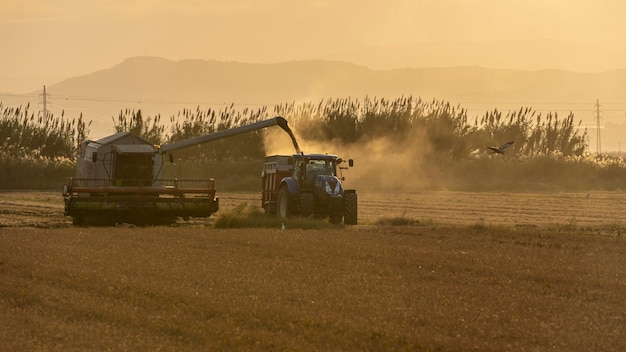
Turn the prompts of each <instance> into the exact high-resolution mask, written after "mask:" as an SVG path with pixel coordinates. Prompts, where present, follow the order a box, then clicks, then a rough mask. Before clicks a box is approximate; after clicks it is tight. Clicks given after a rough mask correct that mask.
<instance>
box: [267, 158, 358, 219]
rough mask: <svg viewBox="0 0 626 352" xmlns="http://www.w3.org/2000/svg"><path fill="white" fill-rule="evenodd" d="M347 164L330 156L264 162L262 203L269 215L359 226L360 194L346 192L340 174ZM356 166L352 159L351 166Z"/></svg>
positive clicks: (275, 159) (278, 159)
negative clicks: (358, 195)
mask: <svg viewBox="0 0 626 352" xmlns="http://www.w3.org/2000/svg"><path fill="white" fill-rule="evenodd" d="M343 162H344V160H342V159H340V158H338V157H337V156H336V155H330V154H302V153H300V154H294V155H290V156H288V155H273V156H268V157H266V158H265V165H264V168H263V172H262V174H261V176H262V183H263V192H262V199H261V203H262V206H263V209H264V210H265V213H266V214H276V215H277V216H278V217H280V218H283V219H284V218H287V217H288V216H291V215H300V216H303V217H312V216H314V217H320V218H323V217H328V218H329V219H330V222H332V223H341V222H342V220H343V223H344V224H346V225H356V224H357V216H358V215H357V212H358V208H357V194H356V191H355V190H353V189H350V190H346V189H344V188H343V185H342V181H343V180H344V178H343V177H340V176H339V175H338V173H337V171H338V170H341V169H347V167H341V166H340V164H342V163H343ZM353 165H354V163H353V161H352V159H350V160H348V166H349V167H352V166H353Z"/></svg>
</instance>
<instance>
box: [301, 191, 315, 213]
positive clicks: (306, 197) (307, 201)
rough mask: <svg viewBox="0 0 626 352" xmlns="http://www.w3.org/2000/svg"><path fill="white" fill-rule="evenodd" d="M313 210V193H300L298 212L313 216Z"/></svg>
mask: <svg viewBox="0 0 626 352" xmlns="http://www.w3.org/2000/svg"><path fill="white" fill-rule="evenodd" d="M314 212H315V200H314V199H313V193H302V194H300V214H301V215H302V216H303V217H305V218H308V217H311V216H313V213H314Z"/></svg>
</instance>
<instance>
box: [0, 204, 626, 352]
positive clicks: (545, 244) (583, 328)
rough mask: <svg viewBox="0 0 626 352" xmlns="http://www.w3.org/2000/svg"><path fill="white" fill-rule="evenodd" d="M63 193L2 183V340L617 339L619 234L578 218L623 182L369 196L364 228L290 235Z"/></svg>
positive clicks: (19, 343)
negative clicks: (135, 223)
mask: <svg viewBox="0 0 626 352" xmlns="http://www.w3.org/2000/svg"><path fill="white" fill-rule="evenodd" d="M221 196H222V200H221V204H222V210H223V211H228V209H229V208H230V207H234V206H236V205H237V204H240V203H242V202H254V201H258V198H257V196H256V195H248V194H224V195H221ZM393 197H395V199H396V201H395V202H394V201H393V199H394V198H393ZM58 199H60V197H59V198H54V197H52V198H51V196H50V195H46V194H43V195H42V194H30V193H26V194H22V195H18V194H15V193H11V194H8V193H4V194H1V195H0V200H1V201H2V202H0V215H1V217H0V220H1V224H2V226H3V227H2V228H0V282H1V283H2V284H1V285H0V322H2V324H3V329H2V330H0V350H14V351H38V350H39V351H44V350H45V351H51V350H52V351H53V350H58V351H61V350H62V351H72V350H118V351H121V350H177V351H180V350H189V351H196V350H242V349H243V350H268V349H269V350H418V351H419V350H424V351H428V350H433V351H434V350H437V351H444V350H474V349H476V350H483V351H484V350H492V351H503V350H515V351H519V350H548V349H554V350H562V351H565V350H567V351H575V350H578V351H588V350H602V351H612V350H613V351H622V350H625V349H626V333H625V331H624V329H623V327H624V326H626V310H625V309H624V299H623V293H624V292H625V291H626V280H625V279H624V270H623V269H624V268H625V267H626V257H625V256H624V253H626V243H625V242H624V240H623V239H622V238H620V237H621V236H616V235H615V234H610V233H608V232H607V231H605V230H603V231H597V232H594V231H592V230H589V231H587V230H585V231H581V227H588V229H592V227H594V226H595V225H594V224H596V225H598V224H599V226H600V227H601V228H603V229H604V225H602V224H600V222H601V220H599V219H596V218H594V214H595V216H596V217H597V216H599V215H600V214H605V215H604V216H608V217H603V218H604V219H606V221H607V222H609V223H616V222H619V221H621V218H622V216H623V213H620V212H619V210H620V209H622V211H623V209H624V207H623V205H624V195H623V194H620V193H602V194H595V193H592V194H590V195H589V196H587V195H586V194H582V195H576V194H552V195H543V196H537V195H525V194H513V195H511V194H495V193H494V194H482V193H478V194H476V193H471V194H464V193H455V192H454V193H453V192H441V193H439V192H436V193H414V194H403V195H400V196H393V195H380V194H371V195H368V194H362V195H360V202H359V204H360V216H361V219H363V223H364V224H365V225H362V226H361V225H360V226H352V227H337V228H331V229H324V230H301V229H295V228H290V227H289V226H288V225H289V224H287V229H286V230H284V231H281V230H280V229H226V230H224V229H215V228H211V227H210V226H203V225H205V224H203V223H199V222H196V223H194V222H191V223H189V224H188V225H180V226H176V227H165V226H159V227H129V226H118V227H112V228H106V227H72V226H70V225H68V224H66V222H65V221H67V220H65V219H63V217H62V215H61V216H58V214H57V212H58V211H59V209H60V210H61V211H62V205H61V206H59V205H58V204H57V200H58ZM14 203H18V204H17V206H16V204H14ZM20 209H21V210H20ZM24 209H27V210H24ZM446 209H447V210H446ZM462 209H466V210H465V211H462ZM222 210H221V211H222ZM539 211H541V212H545V215H541V214H535V212H539ZM587 212H589V214H587ZM454 213H456V215H455V214H454ZM499 214H500V215H499ZM515 214H517V216H516V215H515ZM542 214H543V213H542ZM583 215H584V216H583ZM20 216H21V217H22V218H19V217H20ZM394 216H406V217H412V218H416V219H419V220H420V222H421V223H423V225H421V226H393V227H392V226H379V225H376V220H377V219H379V218H381V217H394ZM498 216H499V217H498ZM572 217H574V218H576V224H577V225H575V226H574V225H572V224H571V222H572V220H571V219H572ZM9 219H13V220H9ZM37 219H41V221H40V222H37V221H36V220H37ZM51 219H52V220H51ZM55 219H56V220H55ZM42 223H44V224H45V225H43V226H42V225H41V224H42ZM491 224H493V225H491ZM554 224H570V225H571V226H565V225H562V226H555V225H554ZM509 225H511V226H509ZM517 225H522V226H517ZM527 225H532V226H527ZM615 227H617V226H614V227H613V229H614V228H615ZM620 228H621V227H620ZM555 229H556V230H558V231H555ZM616 231H621V230H616Z"/></svg>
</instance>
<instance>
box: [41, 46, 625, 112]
mask: <svg viewBox="0 0 626 352" xmlns="http://www.w3.org/2000/svg"><path fill="white" fill-rule="evenodd" d="M49 93H51V94H56V95H58V96H88V97H109V98H124V99H157V100H172V101H199V102H229V103H230V102H235V103H260V104H270V105H271V104H274V103H276V102H287V101H294V100H295V101H310V100H318V99H323V98H341V97H354V98H360V97H364V96H366V95H367V96H377V97H399V96H402V95H405V96H407V95H413V96H419V97H422V98H425V99H432V98H435V99H438V100H452V101H468V102H474V101H483V102H519V103H524V102H526V103H551V102H559V103H581V102H585V103H589V104H593V102H594V101H595V99H602V100H616V99H619V100H622V99H623V97H624V96H625V95H626V94H625V93H626V69H624V70H613V71H607V72H602V73H575V72H568V71H558V70H541V71H519V70H496V69H487V68H481V67H449V68H406V69H394V70H371V69H368V68H366V67H364V66H359V65H356V64H351V63H346V62H338V61H299V62H285V63H279V64H247V63H237V62H218V61H206V60H182V61H170V60H166V59H162V58H156V57H134V58H130V59H127V60H125V61H124V62H122V63H120V64H119V65H116V66H114V67H112V68H109V69H105V70H101V71H97V72H94V73H92V74H88V75H85V76H80V77H74V78H70V79H67V80H64V81H62V82H60V83H58V84H54V85H52V86H50V87H49Z"/></svg>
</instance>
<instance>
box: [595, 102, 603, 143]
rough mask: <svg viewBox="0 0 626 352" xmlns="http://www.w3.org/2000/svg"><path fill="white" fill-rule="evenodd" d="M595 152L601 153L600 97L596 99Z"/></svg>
mask: <svg viewBox="0 0 626 352" xmlns="http://www.w3.org/2000/svg"><path fill="white" fill-rule="evenodd" d="M596 121H597V124H596V138H597V140H596V153H598V154H600V153H602V140H601V139H600V99H596Z"/></svg>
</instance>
